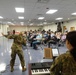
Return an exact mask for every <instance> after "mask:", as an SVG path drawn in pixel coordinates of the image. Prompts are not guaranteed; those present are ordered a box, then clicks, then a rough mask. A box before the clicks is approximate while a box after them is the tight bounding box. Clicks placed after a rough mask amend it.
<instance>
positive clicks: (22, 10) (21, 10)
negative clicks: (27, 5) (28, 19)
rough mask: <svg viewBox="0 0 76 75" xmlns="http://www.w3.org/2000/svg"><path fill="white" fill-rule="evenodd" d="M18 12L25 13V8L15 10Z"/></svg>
mask: <svg viewBox="0 0 76 75" xmlns="http://www.w3.org/2000/svg"><path fill="white" fill-rule="evenodd" d="M15 10H16V12H18V13H24V8H15Z"/></svg>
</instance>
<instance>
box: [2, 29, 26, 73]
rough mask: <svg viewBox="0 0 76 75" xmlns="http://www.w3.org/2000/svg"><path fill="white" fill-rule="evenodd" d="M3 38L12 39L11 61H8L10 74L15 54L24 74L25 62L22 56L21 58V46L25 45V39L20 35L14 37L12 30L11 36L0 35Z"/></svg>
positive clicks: (12, 69)
mask: <svg viewBox="0 0 76 75" xmlns="http://www.w3.org/2000/svg"><path fill="white" fill-rule="evenodd" d="M2 35H3V36H5V37H7V38H8V39H14V42H13V45H12V47H11V49H12V51H11V60H10V67H11V70H10V71H11V72H13V71H14V68H13V67H14V63H15V58H16V54H17V55H18V56H19V59H20V62H21V66H22V72H24V71H25V70H26V67H25V60H24V56H23V51H22V44H23V45H26V42H25V39H24V38H23V36H22V33H20V34H19V35H15V30H13V34H12V35H9V36H7V35H4V34H3V33H2Z"/></svg>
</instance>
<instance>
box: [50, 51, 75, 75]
mask: <svg viewBox="0 0 76 75" xmlns="http://www.w3.org/2000/svg"><path fill="white" fill-rule="evenodd" d="M50 75H76V61H75V60H74V58H73V56H72V55H71V54H70V52H69V51H67V52H66V53H64V54H62V55H60V56H59V57H57V58H56V59H55V61H54V62H53V64H52V65H51V67H50Z"/></svg>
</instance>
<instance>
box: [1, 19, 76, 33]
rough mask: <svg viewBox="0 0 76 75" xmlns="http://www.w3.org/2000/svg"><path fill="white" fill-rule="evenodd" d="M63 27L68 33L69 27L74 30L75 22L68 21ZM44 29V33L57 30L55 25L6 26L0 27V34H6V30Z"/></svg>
mask: <svg viewBox="0 0 76 75" xmlns="http://www.w3.org/2000/svg"><path fill="white" fill-rule="evenodd" d="M63 26H66V28H67V30H68V31H70V27H75V30H76V20H73V21H68V22H64V23H63V24H62V28H63ZM40 28H42V29H45V30H46V31H47V30H49V29H51V31H56V30H57V25H56V24H52V25H46V26H43V27H42V26H31V27H25V26H8V25H0V33H2V32H3V33H4V34H6V33H7V31H8V30H13V29H15V30H16V31H29V30H38V29H40Z"/></svg>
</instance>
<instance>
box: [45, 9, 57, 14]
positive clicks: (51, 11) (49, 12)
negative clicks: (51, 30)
mask: <svg viewBox="0 0 76 75" xmlns="http://www.w3.org/2000/svg"><path fill="white" fill-rule="evenodd" d="M57 11H58V10H54V9H53V10H49V11H47V12H46V14H53V13H55V12H57Z"/></svg>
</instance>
